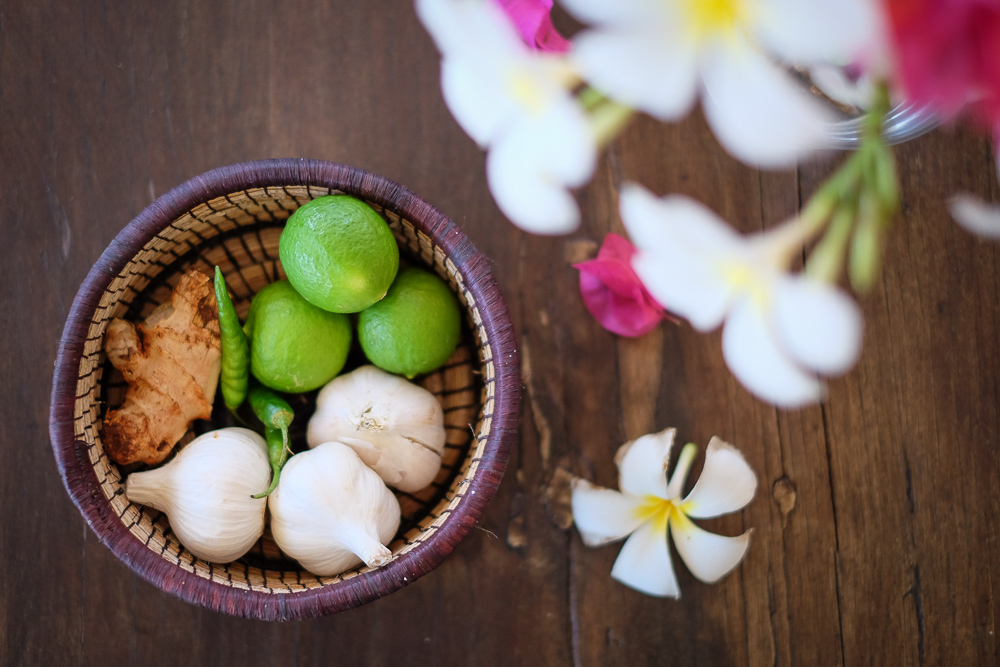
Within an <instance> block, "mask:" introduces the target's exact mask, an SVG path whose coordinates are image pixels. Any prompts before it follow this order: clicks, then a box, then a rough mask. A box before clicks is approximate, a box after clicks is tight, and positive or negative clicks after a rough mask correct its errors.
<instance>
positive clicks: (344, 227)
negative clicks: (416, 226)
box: [278, 195, 399, 313]
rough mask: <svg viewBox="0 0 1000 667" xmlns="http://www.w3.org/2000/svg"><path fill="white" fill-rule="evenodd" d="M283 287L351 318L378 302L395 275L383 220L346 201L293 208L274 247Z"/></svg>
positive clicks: (394, 251) (392, 246) (393, 249)
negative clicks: (288, 286)
mask: <svg viewBox="0 0 1000 667" xmlns="http://www.w3.org/2000/svg"><path fill="white" fill-rule="evenodd" d="M278 256H279V257H280V258H281V263H282V266H283V267H284V269H285V274H286V275H287V276H288V280H289V282H291V283H292V285H293V286H294V287H295V289H296V290H298V291H299V293H300V294H301V295H302V296H304V297H305V298H306V300H307V301H309V302H310V303H312V304H313V305H315V306H319V307H320V308H322V309H323V310H328V311H330V312H332V313H357V312H360V311H362V310H364V309H365V308H367V307H368V306H370V305H372V304H373V303H375V302H376V301H378V300H379V299H381V298H382V297H383V296H384V295H385V293H386V290H388V289H389V286H390V285H391V284H392V281H393V279H394V278H395V277H396V272H397V271H398V270H399V246H397V245H396V239H395V237H393V235H392V231H391V230H390V229H389V225H387V224H386V222H385V220H383V219H382V217H381V216H380V215H379V214H378V213H376V212H375V210H374V209H372V208H371V207H370V206H369V205H368V204H366V203H364V202H363V201H361V200H360V199H355V198H354V197H350V196H348V195H328V196H325V197H318V198H316V199H313V200H312V201H310V202H308V203H306V204H303V205H302V206H301V207H299V208H298V209H297V210H296V211H295V212H294V213H292V215H291V217H289V218H288V222H286V223H285V229H284V230H283V231H282V233H281V238H280V239H279V241H278Z"/></svg>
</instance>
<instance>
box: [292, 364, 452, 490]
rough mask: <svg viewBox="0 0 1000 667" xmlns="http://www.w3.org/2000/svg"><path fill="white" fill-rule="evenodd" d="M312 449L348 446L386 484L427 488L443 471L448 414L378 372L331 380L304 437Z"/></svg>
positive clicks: (419, 391) (418, 390)
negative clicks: (335, 443) (328, 444)
mask: <svg viewBox="0 0 1000 667" xmlns="http://www.w3.org/2000/svg"><path fill="white" fill-rule="evenodd" d="M306 439H307V440H308V441H309V446H310V447H316V446H317V445H319V444H322V443H324V442H330V441H331V440H336V441H339V442H342V443H344V444H345V445H348V446H350V447H351V448H352V449H354V451H355V452H357V454H358V456H360V457H361V460H362V461H364V462H365V463H366V464H367V465H368V466H370V467H371V468H372V469H373V470H374V471H375V472H377V473H378V474H379V476H380V477H381V478H382V479H383V480H384V481H385V483H386V484H388V485H390V486H394V487H396V488H397V489H399V490H400V491H406V492H413V491H419V490H420V489H422V488H424V487H425V486H427V485H428V484H430V483H431V481H432V480H433V479H434V477H435V476H436V475H437V472H438V470H439V469H440V468H441V455H442V454H443V453H444V442H445V429H444V413H443V412H442V411H441V406H440V404H438V402H437V399H436V398H434V394H432V393H430V392H429V391H427V390H426V389H424V388H423V387H420V386H418V385H415V384H413V383H412V382H408V381H406V380H404V379H403V378H401V377H398V376H396V375H391V374H389V373H386V372H385V371H383V370H381V369H378V368H376V367H375V366H362V367H361V368H359V369H357V370H355V371H353V372H351V373H347V374H346V375H341V376H340V377H336V378H334V379H333V380H331V381H330V382H329V383H327V385H326V386H325V387H323V389H322V390H321V391H320V392H319V395H318V396H317V397H316V412H315V414H313V416H312V418H311V419H310V420H309V427H308V431H307V434H306Z"/></svg>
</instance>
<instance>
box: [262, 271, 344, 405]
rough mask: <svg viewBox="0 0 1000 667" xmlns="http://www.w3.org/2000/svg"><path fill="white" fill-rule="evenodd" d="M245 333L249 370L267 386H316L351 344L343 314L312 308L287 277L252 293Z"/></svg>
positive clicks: (292, 389)
mask: <svg viewBox="0 0 1000 667" xmlns="http://www.w3.org/2000/svg"><path fill="white" fill-rule="evenodd" d="M243 328H244V330H245V331H246V333H247V336H248V337H249V338H250V372H251V373H253V376H254V377H255V378H257V379H258V380H260V382H261V384H264V385H266V386H268V387H270V388H271V389H277V390H278V391H284V392H289V393H300V392H304V391H312V390H313V389H318V388H319V387H322V386H323V385H324V384H326V383H327V382H329V381H330V380H332V379H333V378H334V377H336V375H337V374H338V373H339V372H340V371H341V369H342V368H343V367H344V363H345V362H346V361H347V353H348V352H349V351H350V347H351V322H350V318H348V317H347V315H342V314H339V313H331V312H329V311H326V310H323V309H322V308H317V307H316V306H314V305H312V304H311V303H309V302H308V301H306V300H305V299H304V298H302V295H300V294H299V293H298V292H297V291H296V290H295V288H294V287H292V285H291V283H289V282H288V281H287V280H279V281H278V282H275V283H271V284H270V285H268V286H267V287H265V288H264V289H262V290H261V291H260V292H258V293H257V295H256V296H255V297H254V300H253V301H252V302H251V303H250V312H249V313H247V320H246V324H244V326H243Z"/></svg>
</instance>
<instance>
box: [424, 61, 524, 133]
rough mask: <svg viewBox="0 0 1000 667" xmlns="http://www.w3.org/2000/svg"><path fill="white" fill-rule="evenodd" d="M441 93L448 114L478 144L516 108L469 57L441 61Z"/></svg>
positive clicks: (497, 128)
mask: <svg viewBox="0 0 1000 667" xmlns="http://www.w3.org/2000/svg"><path fill="white" fill-rule="evenodd" d="M441 94H442V96H443V97H444V102H445V104H446V105H447V106H448V110H449V111H451V115H452V116H454V117H455V120H456V121H457V122H458V124H459V125H460V126H461V127H462V129H463V130H465V133H466V134H468V135H469V136H470V137H471V138H472V139H473V141H475V142H476V143H477V144H479V147H480V148H486V147H487V146H488V145H489V144H490V142H491V141H493V139H494V138H495V137H496V136H497V134H498V133H499V132H500V131H501V130H502V129H504V128H505V127H506V123H505V121H506V120H507V119H508V118H509V117H510V116H511V115H512V114H513V113H515V112H516V105H515V104H514V102H513V100H511V99H510V97H509V96H507V95H505V94H504V93H503V90H502V89H501V88H499V87H497V86H496V85H495V83H494V82H493V81H492V80H491V79H490V78H488V77H484V76H483V75H482V68H481V66H480V64H479V63H477V62H475V61H472V60H461V59H447V58H446V59H444V60H442V61H441Z"/></svg>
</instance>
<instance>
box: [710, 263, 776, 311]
mask: <svg viewBox="0 0 1000 667" xmlns="http://www.w3.org/2000/svg"><path fill="white" fill-rule="evenodd" d="M721 271H722V275H723V277H724V278H725V280H726V282H727V283H729V285H730V287H732V289H733V290H734V291H736V292H739V293H742V294H749V295H750V299H751V300H752V301H753V302H754V303H755V304H756V305H758V306H760V307H762V308H763V307H765V306H767V302H768V300H769V298H770V295H769V294H768V289H767V283H766V281H764V280H762V279H761V277H760V276H759V275H758V273H757V272H756V271H754V270H753V269H752V268H751V267H749V266H747V265H746V264H742V263H739V262H728V263H726V264H724V265H723V266H722V267H721Z"/></svg>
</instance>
